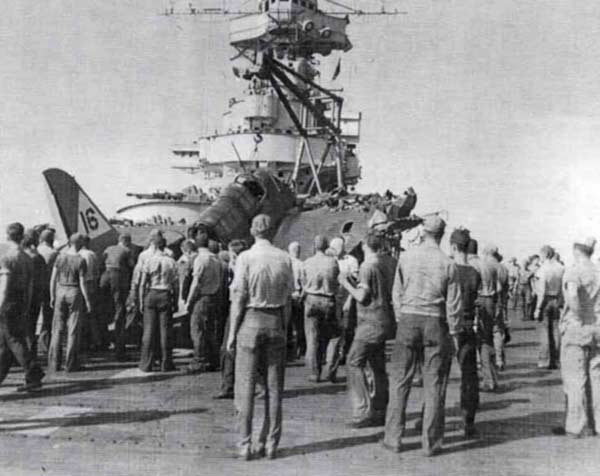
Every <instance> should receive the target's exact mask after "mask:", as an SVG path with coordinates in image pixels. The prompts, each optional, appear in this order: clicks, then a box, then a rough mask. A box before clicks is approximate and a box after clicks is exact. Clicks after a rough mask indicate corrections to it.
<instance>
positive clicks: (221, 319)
mask: <svg viewBox="0 0 600 476" xmlns="http://www.w3.org/2000/svg"><path fill="white" fill-rule="evenodd" d="M228 318H229V292H223V290H221V291H219V293H218V295H217V321H216V323H215V326H216V329H215V343H216V345H217V349H218V353H219V355H218V358H219V364H220V347H221V343H222V342H223V339H224V338H225V329H226V328H227V320H228ZM218 366H219V365H217V367H218Z"/></svg>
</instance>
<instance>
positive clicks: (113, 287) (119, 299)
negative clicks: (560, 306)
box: [99, 233, 144, 360]
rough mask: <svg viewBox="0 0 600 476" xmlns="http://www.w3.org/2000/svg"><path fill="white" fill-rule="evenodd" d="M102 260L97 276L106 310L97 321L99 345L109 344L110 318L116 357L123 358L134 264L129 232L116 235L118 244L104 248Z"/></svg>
mask: <svg viewBox="0 0 600 476" xmlns="http://www.w3.org/2000/svg"><path fill="white" fill-rule="evenodd" d="M142 254H144V253H142ZM140 256H141V255H140ZM102 259H103V261H104V272H103V273H102V276H101V278H100V288H101V290H102V294H103V295H104V298H105V299H106V301H107V308H108V309H107V310H106V311H105V312H104V316H103V317H102V322H100V323H99V332H100V344H101V346H105V345H106V344H108V324H109V321H110V322H114V324H115V351H116V354H117V355H116V357H117V360H123V359H124V358H125V320H126V317H125V302H126V300H127V293H128V292H129V286H130V283H131V275H132V272H133V269H134V266H135V259H134V257H133V253H132V251H131V235H130V234H129V233H123V234H122V235H121V236H119V243H118V244H116V245H113V246H109V247H108V248H106V249H105V250H104V253H103V254H102ZM136 282H137V278H136ZM107 311H112V312H107Z"/></svg>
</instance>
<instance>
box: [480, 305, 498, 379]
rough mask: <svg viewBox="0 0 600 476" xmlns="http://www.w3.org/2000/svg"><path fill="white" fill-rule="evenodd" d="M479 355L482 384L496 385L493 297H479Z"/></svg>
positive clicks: (494, 309)
mask: <svg viewBox="0 0 600 476" xmlns="http://www.w3.org/2000/svg"><path fill="white" fill-rule="evenodd" d="M478 300H479V306H478V309H479V319H478V334H479V355H480V358H481V376H482V385H483V386H485V387H487V388H488V389H496V387H497V386H498V372H497V370H496V362H495V356H494V326H495V324H496V302H495V299H494V298H493V297H484V296H480V297H479V299H478Z"/></svg>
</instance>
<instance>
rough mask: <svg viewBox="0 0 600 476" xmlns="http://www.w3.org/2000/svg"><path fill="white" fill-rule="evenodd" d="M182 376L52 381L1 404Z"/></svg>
mask: <svg viewBox="0 0 600 476" xmlns="http://www.w3.org/2000/svg"><path fill="white" fill-rule="evenodd" d="M179 376H181V374H158V375H144V376H140V377H129V378H122V379H112V378H101V379H81V380H76V379H73V380H51V381H48V382H44V383H45V386H44V387H42V388H41V389H40V390H38V391H35V392H29V393H17V392H15V393H9V394H7V395H1V396H0V402H10V401H15V400H32V399H36V398H48V397H62V396H66V395H72V394H75V393H82V392H91V391H97V390H106V389H109V388H113V387H117V386H120V385H131V384H139V383H151V382H161V381H164V380H169V379H172V378H174V377H179Z"/></svg>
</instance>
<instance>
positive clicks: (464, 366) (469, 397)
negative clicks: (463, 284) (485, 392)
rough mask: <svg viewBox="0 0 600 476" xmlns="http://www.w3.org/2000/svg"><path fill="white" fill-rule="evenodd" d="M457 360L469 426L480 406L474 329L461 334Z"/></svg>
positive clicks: (462, 404) (466, 424) (465, 418)
mask: <svg viewBox="0 0 600 476" xmlns="http://www.w3.org/2000/svg"><path fill="white" fill-rule="evenodd" d="M471 327H472V326H471ZM456 360H457V361H458V366H459V367H460V374H461V377H460V410H461V413H462V418H463V423H464V424H465V428H469V427H472V426H473V423H474V422H475V413H476V412H477V409H478V407H479V380H478V377H477V336H476V335H475V332H473V331H472V330H468V331H467V332H464V333H462V334H459V336H458V349H457V353H456Z"/></svg>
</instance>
